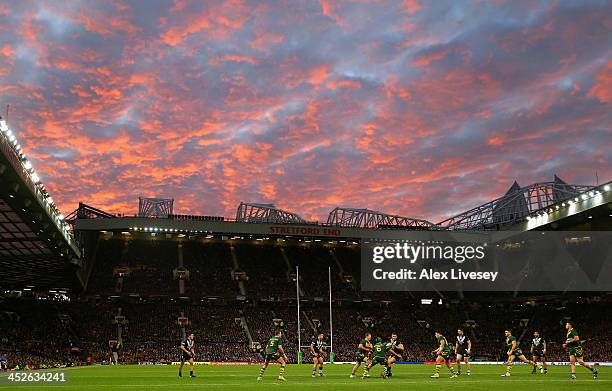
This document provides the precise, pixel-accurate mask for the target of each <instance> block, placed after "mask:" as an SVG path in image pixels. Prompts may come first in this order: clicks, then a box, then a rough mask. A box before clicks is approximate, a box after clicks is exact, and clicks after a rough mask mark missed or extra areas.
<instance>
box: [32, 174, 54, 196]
mask: <svg viewBox="0 0 612 391" xmlns="http://www.w3.org/2000/svg"><path fill="white" fill-rule="evenodd" d="M32 181H33V182H34V183H36V184H39V183H40V177H39V176H38V174H36V173H33V174H32ZM49 198H50V197H49Z"/></svg>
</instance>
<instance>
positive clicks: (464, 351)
mask: <svg viewBox="0 0 612 391" xmlns="http://www.w3.org/2000/svg"><path fill="white" fill-rule="evenodd" d="M455 354H456V355H457V376H459V375H461V361H463V362H464V363H465V365H466V366H467V375H468V376H470V375H471V374H472V368H471V365H470V355H471V354H472V340H471V339H470V337H468V336H467V335H465V332H464V331H463V329H462V328H460V329H457V341H456V342H455Z"/></svg>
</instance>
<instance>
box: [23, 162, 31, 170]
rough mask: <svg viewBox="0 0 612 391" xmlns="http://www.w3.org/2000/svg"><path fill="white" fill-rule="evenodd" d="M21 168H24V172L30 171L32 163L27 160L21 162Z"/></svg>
mask: <svg viewBox="0 0 612 391" xmlns="http://www.w3.org/2000/svg"><path fill="white" fill-rule="evenodd" d="M23 167H25V169H26V170H28V171H30V170H31V169H32V163H30V161H29V160H26V161H25V162H23Z"/></svg>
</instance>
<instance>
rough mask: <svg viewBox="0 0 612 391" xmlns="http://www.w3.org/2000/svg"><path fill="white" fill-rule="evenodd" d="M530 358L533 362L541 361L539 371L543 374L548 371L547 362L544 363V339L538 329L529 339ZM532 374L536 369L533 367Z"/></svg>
mask: <svg viewBox="0 0 612 391" xmlns="http://www.w3.org/2000/svg"><path fill="white" fill-rule="evenodd" d="M531 359H532V360H533V361H534V362H536V363H537V362H538V360H539V361H542V368H540V372H541V373H543V374H547V373H548V364H546V339H544V337H541V336H540V332H539V331H534V332H533V339H532V340H531ZM531 373H532V374H535V373H536V369H535V368H533V370H532V371H531Z"/></svg>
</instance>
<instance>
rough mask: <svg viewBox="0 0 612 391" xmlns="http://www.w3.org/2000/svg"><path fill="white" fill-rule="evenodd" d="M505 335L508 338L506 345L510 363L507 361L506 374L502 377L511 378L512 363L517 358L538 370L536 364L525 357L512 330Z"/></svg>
mask: <svg viewBox="0 0 612 391" xmlns="http://www.w3.org/2000/svg"><path fill="white" fill-rule="evenodd" d="M504 334H505V336H506V340H505V343H506V350H507V352H506V353H507V354H508V361H506V373H504V374H503V375H502V377H509V376H510V374H511V373H512V362H513V361H514V360H515V359H517V358H518V359H519V360H521V361H522V362H524V363H525V364H530V365H531V366H532V368H533V370H534V371H535V369H536V368H537V365H536V363H535V362H534V361H532V360H528V359H527V357H525V355H524V354H523V352H522V351H521V349H520V348H519V345H518V341H517V340H516V337H515V336H514V335H512V330H510V329H508V330H506V331H505V332H504Z"/></svg>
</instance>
